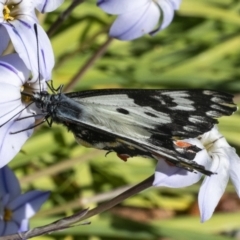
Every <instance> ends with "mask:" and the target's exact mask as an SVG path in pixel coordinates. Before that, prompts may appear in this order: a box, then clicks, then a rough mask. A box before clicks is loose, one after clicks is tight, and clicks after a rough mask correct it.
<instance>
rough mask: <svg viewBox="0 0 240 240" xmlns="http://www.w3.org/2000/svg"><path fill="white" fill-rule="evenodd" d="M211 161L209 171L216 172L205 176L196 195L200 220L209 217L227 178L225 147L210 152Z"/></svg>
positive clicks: (227, 166)
mask: <svg viewBox="0 0 240 240" xmlns="http://www.w3.org/2000/svg"><path fill="white" fill-rule="evenodd" d="M212 161H213V163H212V166H211V169H210V171H212V172H215V173H216V174H213V175H211V176H210V177H205V179H204V181H203V183H202V185H201V188H200V191H199V196H198V205H199V209H200V214H201V222H205V221H207V220H208V219H209V218H211V216H212V214H213V211H214V209H215V208H216V206H217V204H218V202H219V200H220V198H221V197H222V195H223V193H224V190H225V188H226V186H227V183H228V180H229V160H228V156H227V155H226V153H225V149H223V148H220V149H217V152H214V153H212Z"/></svg>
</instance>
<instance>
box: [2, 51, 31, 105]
mask: <svg viewBox="0 0 240 240" xmlns="http://www.w3.org/2000/svg"><path fill="white" fill-rule="evenodd" d="M0 71H1V75H0V84H1V83H8V84H11V85H14V86H16V87H18V89H19V94H20V87H21V86H22V85H24V83H25V82H26V81H27V79H28V78H29V76H30V71H29V70H28V69H27V67H26V66H25V64H24V63H23V61H22V59H21V58H20V57H19V55H18V54H16V53H14V54H8V55H5V56H1V57H0ZM0 101H1V100H0Z"/></svg>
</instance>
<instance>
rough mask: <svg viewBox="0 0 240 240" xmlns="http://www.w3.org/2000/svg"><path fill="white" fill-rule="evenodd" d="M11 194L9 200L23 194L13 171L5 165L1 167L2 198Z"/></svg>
mask: <svg viewBox="0 0 240 240" xmlns="http://www.w3.org/2000/svg"><path fill="white" fill-rule="evenodd" d="M7 194H8V195H9V199H8V200H9V201H10V200H12V199H14V198H15V197H17V196H18V195H20V194H21V188H20V185H19V182H18V179H17V178H16V176H15V174H14V173H13V171H12V170H11V169H10V168H9V167H8V166H5V167H3V168H0V199H1V198H2V197H4V195H7Z"/></svg>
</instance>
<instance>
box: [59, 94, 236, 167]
mask: <svg viewBox="0 0 240 240" xmlns="http://www.w3.org/2000/svg"><path fill="white" fill-rule="evenodd" d="M235 110H236V106H235V105H234V104H233V101H232V96H231V95H229V94H226V93H219V92H215V91H209V90H192V91H187V90H130V89H113V90H91V91H82V92H76V93H68V94H66V95H64V94H62V97H61V100H60V101H59V103H58V107H57V108H56V113H55V119H54V120H55V121H58V122H61V123H63V124H65V125H66V126H67V127H68V128H69V129H70V130H71V131H72V132H73V133H74V135H75V136H76V139H77V140H78V142H80V143H82V144H83V145H85V146H89V147H95V148H99V149H105V150H108V151H115V152H117V153H118V154H119V156H120V157H121V156H125V155H126V156H136V155H140V156H145V157H153V158H156V159H157V158H158V156H164V157H166V158H167V159H168V160H169V161H171V162H173V163H174V164H177V165H181V164H182V166H183V167H184V166H185V164H186V165H187V168H188V169H197V168H198V167H197V166H196V163H194V162H193V161H191V160H192V159H193V158H194V157H195V154H196V153H197V152H198V151H199V150H200V149H199V148H197V147H195V146H191V145H188V144H179V140H181V139H184V138H190V137H191V138H192V137H197V136H199V135H201V134H203V133H205V132H207V131H209V130H210V129H211V128H212V127H213V125H214V124H216V123H217V120H216V119H215V118H218V117H221V116H224V115H226V116H227V115H231V114H232V113H233V112H234V111H235ZM197 170H199V169H197ZM199 171H201V169H200V170H199Z"/></svg>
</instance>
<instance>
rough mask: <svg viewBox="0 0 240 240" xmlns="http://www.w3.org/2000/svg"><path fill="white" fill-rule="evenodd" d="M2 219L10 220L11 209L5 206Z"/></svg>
mask: <svg viewBox="0 0 240 240" xmlns="http://www.w3.org/2000/svg"><path fill="white" fill-rule="evenodd" d="M3 220H4V221H10V220H12V211H11V210H10V209H7V208H5V209H4V216H3Z"/></svg>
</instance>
